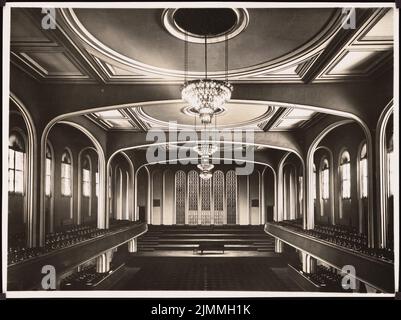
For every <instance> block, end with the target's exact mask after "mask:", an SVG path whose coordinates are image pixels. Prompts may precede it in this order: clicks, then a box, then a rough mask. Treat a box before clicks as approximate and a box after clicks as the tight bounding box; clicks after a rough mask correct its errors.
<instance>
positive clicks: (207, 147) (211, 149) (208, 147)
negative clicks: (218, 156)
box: [193, 143, 218, 157]
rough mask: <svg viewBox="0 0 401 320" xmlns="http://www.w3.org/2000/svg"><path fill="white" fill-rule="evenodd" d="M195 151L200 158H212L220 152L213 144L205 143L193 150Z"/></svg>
mask: <svg viewBox="0 0 401 320" xmlns="http://www.w3.org/2000/svg"><path fill="white" fill-rule="evenodd" d="M193 150H194V151H195V152H196V153H197V154H199V155H200V156H204V155H207V156H209V157H210V156H212V155H213V154H214V153H216V151H217V150H218V148H217V146H216V145H215V144H212V143H203V144H200V145H197V146H195V147H194V148H193Z"/></svg>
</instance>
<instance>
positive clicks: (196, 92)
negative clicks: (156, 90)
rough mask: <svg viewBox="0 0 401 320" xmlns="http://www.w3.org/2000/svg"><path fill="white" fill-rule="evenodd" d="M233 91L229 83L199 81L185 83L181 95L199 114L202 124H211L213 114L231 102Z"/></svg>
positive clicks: (207, 80) (208, 80)
mask: <svg viewBox="0 0 401 320" xmlns="http://www.w3.org/2000/svg"><path fill="white" fill-rule="evenodd" d="M232 91H233V86H232V85H231V84H230V83H229V82H227V81H221V80H211V79H199V80H192V81H187V82H185V83H184V85H183V87H182V90H181V95H182V99H183V100H185V101H186V102H188V103H189V105H190V106H192V107H193V108H195V110H196V111H197V112H198V113H199V118H200V121H201V123H202V124H209V123H211V122H212V117H213V114H214V113H215V112H216V111H217V110H219V109H221V108H222V107H223V105H224V104H225V103H226V102H227V101H228V100H230V98H231V92H232Z"/></svg>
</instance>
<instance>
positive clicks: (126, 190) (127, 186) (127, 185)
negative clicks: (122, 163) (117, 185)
mask: <svg viewBox="0 0 401 320" xmlns="http://www.w3.org/2000/svg"><path fill="white" fill-rule="evenodd" d="M125 177H126V181H125V182H126V186H125V218H126V220H129V215H130V207H129V199H130V197H129V173H128V171H126V172H125Z"/></svg>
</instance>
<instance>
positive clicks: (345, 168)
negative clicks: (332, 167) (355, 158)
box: [339, 149, 351, 200]
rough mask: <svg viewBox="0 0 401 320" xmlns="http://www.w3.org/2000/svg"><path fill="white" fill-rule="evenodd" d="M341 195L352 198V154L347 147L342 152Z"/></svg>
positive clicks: (342, 198) (342, 197) (344, 198)
mask: <svg viewBox="0 0 401 320" xmlns="http://www.w3.org/2000/svg"><path fill="white" fill-rule="evenodd" d="M339 173H340V179H339V180H340V197H341V200H351V155H350V153H349V152H348V150H347V149H344V150H343V151H342V152H341V153H340V166H339Z"/></svg>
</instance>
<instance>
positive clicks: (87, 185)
mask: <svg viewBox="0 0 401 320" xmlns="http://www.w3.org/2000/svg"><path fill="white" fill-rule="evenodd" d="M85 161H87V167H86V166H85ZM81 190H82V191H81V196H82V197H84V198H90V197H91V196H92V163H91V159H90V157H89V155H86V156H85V158H84V162H83V165H82V168H81Z"/></svg>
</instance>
